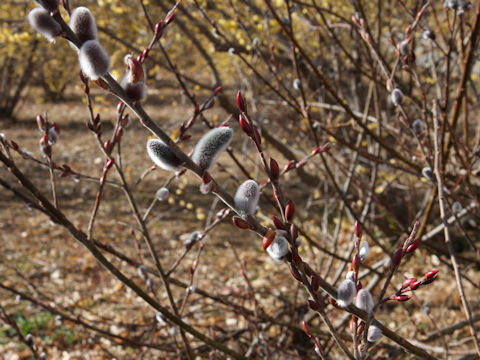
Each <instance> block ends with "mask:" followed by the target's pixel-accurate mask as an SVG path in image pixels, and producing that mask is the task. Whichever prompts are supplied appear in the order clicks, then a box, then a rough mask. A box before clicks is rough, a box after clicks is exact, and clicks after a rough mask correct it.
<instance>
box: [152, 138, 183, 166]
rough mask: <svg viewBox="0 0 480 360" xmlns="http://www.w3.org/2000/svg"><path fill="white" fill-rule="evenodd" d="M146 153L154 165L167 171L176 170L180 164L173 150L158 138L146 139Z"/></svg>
mask: <svg viewBox="0 0 480 360" xmlns="http://www.w3.org/2000/svg"><path fill="white" fill-rule="evenodd" d="M147 153H148V155H149V156H150V159H152V161H153V162H154V163H155V165H157V166H159V167H160V168H162V169H164V170H167V171H177V170H178V169H180V165H181V164H182V162H181V161H180V160H179V159H178V158H177V157H176V156H175V154H174V153H173V151H172V150H171V149H170V148H169V147H168V146H167V145H165V144H164V143H163V142H162V141H161V140H158V139H151V140H148V141H147Z"/></svg>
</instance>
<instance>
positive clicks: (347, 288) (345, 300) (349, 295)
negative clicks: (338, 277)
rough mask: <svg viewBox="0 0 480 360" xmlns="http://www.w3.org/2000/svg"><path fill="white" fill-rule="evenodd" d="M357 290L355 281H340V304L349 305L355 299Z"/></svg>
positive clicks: (342, 305) (338, 295) (338, 301)
mask: <svg viewBox="0 0 480 360" xmlns="http://www.w3.org/2000/svg"><path fill="white" fill-rule="evenodd" d="M355 291H356V288H355V283H354V282H353V281H352V280H350V279H347V280H343V281H342V282H341V283H340V286H339V287H338V291H337V304H338V306H340V307H347V306H348V305H350V304H351V303H352V301H353V298H354V297H355Z"/></svg>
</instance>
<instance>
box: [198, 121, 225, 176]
mask: <svg viewBox="0 0 480 360" xmlns="http://www.w3.org/2000/svg"><path fill="white" fill-rule="evenodd" d="M232 136H233V130H232V129H231V128H229V127H226V126H222V127H219V128H215V129H212V130H210V131H209V132H208V133H206V134H205V135H204V136H203V137H202V138H201V139H200V141H199V142H198V143H197V145H196V146H195V150H194V152H193V155H192V160H193V161H194V162H195V163H196V164H197V165H198V166H200V167H201V168H202V169H203V170H207V169H209V168H210V167H211V166H212V165H213V164H214V163H215V161H216V160H217V157H218V155H220V153H221V152H222V151H223V150H225V149H226V148H227V146H228V144H230V141H232Z"/></svg>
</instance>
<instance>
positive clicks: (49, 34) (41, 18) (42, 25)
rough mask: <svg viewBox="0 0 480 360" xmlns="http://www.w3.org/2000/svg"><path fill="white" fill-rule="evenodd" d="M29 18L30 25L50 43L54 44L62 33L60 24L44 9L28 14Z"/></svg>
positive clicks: (36, 9)
mask: <svg viewBox="0 0 480 360" xmlns="http://www.w3.org/2000/svg"><path fill="white" fill-rule="evenodd" d="M27 18H28V22H29V23H30V25H31V26H32V27H33V28H34V29H35V30H36V31H38V32H39V33H40V34H42V35H43V36H44V37H45V38H46V39H47V40H48V41H50V42H54V41H55V39H56V38H57V37H58V35H60V33H61V32H62V27H61V26H60V24H59V23H57V22H56V21H55V19H54V18H52V17H51V16H50V14H49V13H48V11H46V10H44V9H42V8H39V7H38V8H35V9H33V10H32V11H30V12H29V13H28V16H27Z"/></svg>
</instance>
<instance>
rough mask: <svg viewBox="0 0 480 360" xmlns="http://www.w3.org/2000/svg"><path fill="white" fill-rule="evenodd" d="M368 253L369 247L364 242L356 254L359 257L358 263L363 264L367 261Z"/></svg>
mask: <svg viewBox="0 0 480 360" xmlns="http://www.w3.org/2000/svg"><path fill="white" fill-rule="evenodd" d="M369 253H370V245H368V242H366V241H364V242H363V243H362V245H361V246H360V250H359V252H358V255H359V256H360V261H361V262H364V261H365V260H367V258H368V254H369Z"/></svg>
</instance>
